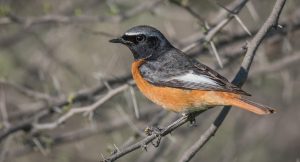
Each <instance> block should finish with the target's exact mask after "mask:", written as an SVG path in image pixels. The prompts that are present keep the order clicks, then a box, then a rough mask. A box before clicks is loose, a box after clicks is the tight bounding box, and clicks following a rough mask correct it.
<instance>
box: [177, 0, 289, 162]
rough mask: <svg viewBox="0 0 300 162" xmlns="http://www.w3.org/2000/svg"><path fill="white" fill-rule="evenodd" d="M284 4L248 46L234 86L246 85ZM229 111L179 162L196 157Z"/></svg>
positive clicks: (278, 4) (280, 0) (281, 0)
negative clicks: (254, 61) (266, 37)
mask: <svg viewBox="0 0 300 162" xmlns="http://www.w3.org/2000/svg"><path fill="white" fill-rule="evenodd" d="M284 4H285V0H277V2H276V4H275V6H274V8H273V10H272V12H271V14H270V16H269V17H268V19H267V21H266V22H265V23H264V24H263V26H262V27H261V28H260V30H259V31H258V32H257V34H256V35H255V36H254V38H253V39H252V40H251V42H250V44H249V46H248V50H247V53H246V55H245V57H244V60H243V62H242V65H241V68H240V70H239V72H238V74H237V75H236V76H235V78H234V80H233V81H232V82H233V83H234V84H236V85H238V86H242V85H243V84H244V83H245V81H246V79H247V77H248V72H249V70H250V67H251V64H252V61H253V58H254V56H255V53H256V50H257V48H258V46H259V45H260V44H261V42H262V40H263V38H264V37H265V35H266V34H267V33H268V31H269V30H270V29H271V28H273V27H275V28H277V25H278V24H277V23H278V19H279V16H280V13H281V11H282V9H283V6H284ZM229 111H230V106H225V107H224V108H223V110H222V111H221V112H220V113H219V115H218V117H217V118H216V120H215V121H214V123H213V124H212V125H211V126H210V127H209V128H208V129H207V130H206V131H205V132H204V134H202V135H201V136H200V138H199V139H198V141H197V142H196V143H195V144H194V145H192V146H191V147H190V148H189V149H188V150H187V151H186V152H185V153H184V154H183V156H182V158H181V159H180V160H179V161H181V162H188V161H190V160H191V159H192V158H193V157H194V156H195V154H196V153H197V152H198V151H199V150H200V149H201V148H202V147H203V146H204V145H205V143H206V142H207V141H208V140H209V139H210V138H211V137H212V136H213V135H214V134H215V133H216V131H217V130H218V128H219V127H220V125H221V124H222V123H223V121H224V119H225V118H226V116H227V114H228V112H229Z"/></svg>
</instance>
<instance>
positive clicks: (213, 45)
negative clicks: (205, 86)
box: [209, 41, 223, 68]
mask: <svg viewBox="0 0 300 162" xmlns="http://www.w3.org/2000/svg"><path fill="white" fill-rule="evenodd" d="M209 44H210V46H211V49H212V52H213V54H214V55H215V57H216V58H217V61H218V64H219V65H220V67H221V68H223V62H222V60H221V58H220V55H219V53H218V51H217V48H216V46H215V43H214V42H213V41H209Z"/></svg>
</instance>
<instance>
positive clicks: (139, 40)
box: [136, 35, 146, 42]
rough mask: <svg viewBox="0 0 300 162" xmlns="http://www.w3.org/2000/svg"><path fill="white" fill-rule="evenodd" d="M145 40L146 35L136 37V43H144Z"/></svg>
mask: <svg viewBox="0 0 300 162" xmlns="http://www.w3.org/2000/svg"><path fill="white" fill-rule="evenodd" d="M145 39H146V37H145V36H144V35H138V36H136V41H138V42H142V41H144V40H145Z"/></svg>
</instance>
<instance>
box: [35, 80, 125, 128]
mask: <svg viewBox="0 0 300 162" xmlns="http://www.w3.org/2000/svg"><path fill="white" fill-rule="evenodd" d="M128 87H129V85H127V84H124V85H122V86H120V87H118V88H115V89H112V90H110V91H108V93H107V94H106V95H105V96H103V97H102V98H101V99H99V100H98V101H97V102H95V103H94V104H92V105H89V106H85V107H78V108H72V109H71V110H69V111H68V112H67V113H66V114H64V115H63V116H61V117H60V118H59V119H58V120H56V121H54V122H52V123H43V124H38V123H36V124H34V125H33V128H34V130H43V129H53V128H56V127H57V126H58V125H60V124H61V123H63V122H64V121H66V120H67V119H68V118H70V117H72V116H73V115H75V114H78V113H87V112H91V111H94V110H95V109H96V108H98V107H99V106H100V105H102V104H103V103H105V102H106V101H107V100H109V99H110V98H111V97H113V96H115V95H116V94H118V93H120V92H123V91H124V90H126V89H128Z"/></svg>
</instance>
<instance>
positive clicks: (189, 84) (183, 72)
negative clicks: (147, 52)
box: [140, 56, 250, 96]
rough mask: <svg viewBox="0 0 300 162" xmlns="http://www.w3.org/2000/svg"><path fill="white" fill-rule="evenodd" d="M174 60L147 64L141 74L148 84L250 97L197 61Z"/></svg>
mask: <svg viewBox="0 0 300 162" xmlns="http://www.w3.org/2000/svg"><path fill="white" fill-rule="evenodd" d="M179 57H182V56H179ZM172 59H173V58H170V57H168V58H167V59H164V60H160V61H159V63H157V62H153V63H151V62H150V63H146V64H144V65H142V66H141V67H140V71H141V74H142V75H143V77H144V78H145V79H146V80H147V81H148V82H150V83H152V84H154V85H156V86H167V87H174V88H184V89H190V90H208V91H211V90H214V91H224V92H232V93H237V94H242V95H247V96H250V94H249V93H247V92H245V91H243V90H242V89H241V88H239V87H237V86H235V85H233V84H232V83H230V82H229V81H228V80H227V79H226V78H224V77H223V76H221V75H220V74H218V73H217V72H216V71H214V70H212V69H211V68H209V67H207V66H206V65H204V64H201V63H199V62H197V61H196V60H191V59H189V58H187V57H186V56H184V57H183V58H179V59H178V58H176V60H174V59H173V60H172ZM178 60H179V61H178Z"/></svg>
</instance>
